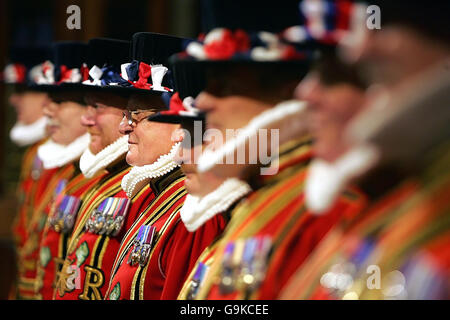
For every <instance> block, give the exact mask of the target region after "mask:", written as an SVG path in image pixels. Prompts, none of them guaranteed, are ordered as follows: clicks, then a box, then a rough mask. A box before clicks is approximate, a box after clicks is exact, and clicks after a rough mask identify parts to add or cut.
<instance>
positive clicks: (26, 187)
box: [13, 141, 45, 251]
mask: <svg viewBox="0 0 450 320" xmlns="http://www.w3.org/2000/svg"><path fill="white" fill-rule="evenodd" d="M44 142H45V141H40V142H37V143H35V144H34V145H32V146H30V147H29V148H28V149H27V150H26V152H25V154H24V156H23V160H22V167H21V171H20V181H19V186H18V190H17V196H18V200H19V204H18V211H17V216H16V218H15V221H14V223H13V235H14V238H15V241H16V247H17V250H18V251H20V249H21V248H22V247H23V245H24V244H25V241H26V237H27V234H26V230H27V225H28V223H29V218H30V217H29V213H30V211H29V210H28V205H29V199H31V198H32V196H33V195H32V193H33V192H34V190H35V186H34V185H35V184H36V183H37V181H38V180H39V177H40V173H41V172H42V170H43V168H42V162H41V161H40V160H39V158H38V157H37V149H38V148H39V146H40V145H41V144H42V143H44Z"/></svg>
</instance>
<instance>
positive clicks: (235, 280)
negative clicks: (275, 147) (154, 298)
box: [195, 137, 319, 299]
mask: <svg viewBox="0 0 450 320" xmlns="http://www.w3.org/2000/svg"><path fill="white" fill-rule="evenodd" d="M311 155H312V153H311V148H310V140H309V139H308V138H307V137H305V138H303V139H299V140H297V141H291V142H289V143H286V144H284V145H283V146H281V147H280V159H279V170H278V173H277V174H276V175H273V176H269V177H266V178H264V180H263V181H262V184H261V187H259V188H258V189H256V191H254V192H253V193H252V194H250V195H249V196H248V197H247V198H246V199H244V200H242V201H241V202H240V203H239V204H238V205H237V206H236V207H235V208H234V209H233V210H232V212H231V219H230V222H229V224H228V226H227V228H226V230H225V231H224V233H223V235H222V236H221V238H220V239H219V241H218V242H217V244H216V248H215V249H214V250H213V251H214V253H213V254H212V255H211V256H210V257H207V256H208V255H206V259H208V260H211V261H212V262H210V267H209V268H207V269H208V271H207V272H205V274H206V276H205V277H204V279H203V280H202V283H201V287H200V289H199V290H198V294H197V295H196V297H195V298H196V299H245V298H252V297H253V296H256V295H257V294H258V290H259V288H260V285H261V284H264V282H265V270H264V269H266V268H268V267H269V268H270V265H271V263H272V262H273V259H272V256H273V254H271V252H272V253H273V252H277V250H278V247H280V246H282V245H283V243H284V241H286V239H289V238H288V237H287V236H288V235H289V234H290V233H291V230H293V229H295V228H296V227H297V226H298V224H304V223H306V222H308V221H309V220H310V219H311V217H310V216H309V214H308V212H307V211H306V209H305V205H304V197H303V183H304V179H305V176H306V169H307V167H308V163H309V160H310V158H311ZM318 238H319V237H318ZM312 245H313V244H312ZM252 246H254V247H252ZM251 248H253V249H251ZM279 271H280V272H282V271H281V270H279Z"/></svg>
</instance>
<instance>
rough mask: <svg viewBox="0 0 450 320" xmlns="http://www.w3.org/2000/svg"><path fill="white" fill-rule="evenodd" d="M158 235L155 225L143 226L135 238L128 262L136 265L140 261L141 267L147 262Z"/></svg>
mask: <svg viewBox="0 0 450 320" xmlns="http://www.w3.org/2000/svg"><path fill="white" fill-rule="evenodd" d="M155 236H156V228H155V227H153V226H141V227H140V228H139V232H138V234H137V236H136V239H134V243H133V247H132V250H131V253H130V254H129V256H128V261H127V263H128V264H130V265H136V264H137V263H139V265H140V266H141V267H144V266H145V265H146V264H147V261H148V258H149V256H150V251H151V249H152V245H153V241H154V238H155Z"/></svg>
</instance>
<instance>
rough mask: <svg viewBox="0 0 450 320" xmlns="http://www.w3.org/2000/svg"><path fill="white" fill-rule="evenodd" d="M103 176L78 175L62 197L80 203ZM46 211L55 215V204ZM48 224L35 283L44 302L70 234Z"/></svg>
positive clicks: (48, 297)
mask: <svg viewBox="0 0 450 320" xmlns="http://www.w3.org/2000/svg"><path fill="white" fill-rule="evenodd" d="M104 174H106V172H101V173H99V174H97V175H96V176H94V177H93V178H89V179H88V178H85V177H84V175H83V174H82V173H79V174H78V175H77V176H75V177H74V178H73V179H71V180H70V181H69V182H68V183H67V186H66V187H65V189H64V191H63V195H64V196H73V197H77V198H78V199H80V201H83V200H84V197H85V195H86V193H87V192H88V191H89V190H90V189H91V188H92V187H93V186H94V185H95V184H97V183H98V182H99V180H100V179H101V178H102V176H103V175H104ZM47 209H48V215H50V214H52V213H53V214H55V213H56V212H57V210H58V204H57V202H56V201H53V202H52V203H51V204H50V205H49V206H48V207H47ZM76 214H77V213H75V217H76ZM49 222H50V221H48V220H47V223H46V226H45V229H44V232H43V237H42V240H41V245H40V248H41V249H40V259H39V261H38V281H37V283H36V295H37V298H38V299H44V300H51V299H52V298H53V296H54V291H55V290H54V288H55V285H54V284H55V283H56V277H57V275H58V274H59V271H60V270H61V267H62V264H63V262H64V259H65V257H66V254H67V245H68V242H69V238H70V232H71V230H65V231H64V232H63V231H62V230H58V231H57V230H55V228H54V227H53V226H51V225H50V223H49Z"/></svg>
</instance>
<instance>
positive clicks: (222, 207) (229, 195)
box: [180, 178, 252, 232]
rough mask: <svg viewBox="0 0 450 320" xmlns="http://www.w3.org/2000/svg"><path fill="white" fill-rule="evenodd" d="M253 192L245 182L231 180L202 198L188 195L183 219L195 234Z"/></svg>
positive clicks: (181, 212) (182, 215)
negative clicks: (212, 219)
mask: <svg viewBox="0 0 450 320" xmlns="http://www.w3.org/2000/svg"><path fill="white" fill-rule="evenodd" d="M251 191H252V189H251V188H250V186H249V185H248V184H247V183H245V182H244V181H241V180H239V179H236V178H229V179H227V180H225V181H224V182H223V183H222V184H221V185H220V186H219V187H218V188H217V189H215V190H214V191H212V192H210V193H208V194H207V195H206V196H204V197H202V198H200V197H196V196H193V195H190V194H188V195H187V197H186V200H185V201H184V204H183V207H182V208H181V210H180V215H181V219H182V220H183V222H184V225H185V226H186V228H187V229H188V231H190V232H194V231H195V230H197V229H198V228H200V227H201V226H202V225H203V224H204V223H205V222H207V221H208V220H210V219H211V218H212V217H214V216H215V215H216V214H219V213H222V212H225V211H226V210H228V208H229V207H231V205H233V204H234V203H235V202H236V201H237V200H239V199H240V198H242V197H243V196H245V195H246V194H248V193H250V192H251Z"/></svg>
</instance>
